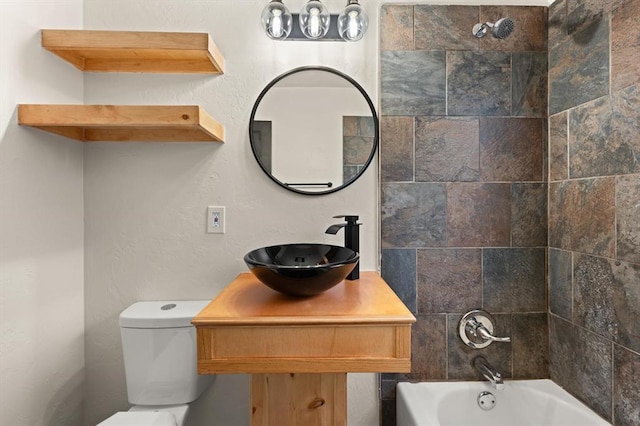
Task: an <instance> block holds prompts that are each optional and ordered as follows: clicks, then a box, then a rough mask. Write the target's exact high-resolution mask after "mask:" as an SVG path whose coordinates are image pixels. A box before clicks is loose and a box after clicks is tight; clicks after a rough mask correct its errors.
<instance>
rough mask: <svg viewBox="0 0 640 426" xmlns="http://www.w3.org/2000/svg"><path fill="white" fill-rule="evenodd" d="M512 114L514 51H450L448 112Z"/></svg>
mask: <svg viewBox="0 0 640 426" xmlns="http://www.w3.org/2000/svg"><path fill="white" fill-rule="evenodd" d="M510 114H511V55H510V54H508V53H503V52H473V51H449V52H447V115H485V116H489V115H507V116H508V115H510ZM432 115H433V114H432Z"/></svg>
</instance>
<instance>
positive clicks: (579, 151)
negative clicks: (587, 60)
mask: <svg viewBox="0 0 640 426" xmlns="http://www.w3.org/2000/svg"><path fill="white" fill-rule="evenodd" d="M639 104H640V89H638V88H637V87H635V86H629V87H628V88H626V89H625V90H622V91H620V92H617V93H616V94H614V95H613V96H607V97H604V98H601V99H597V100H595V101H593V102H590V103H587V104H585V105H582V106H580V107H578V108H576V109H574V110H572V111H571V113H570V114H569V135H570V136H569V152H570V153H571V154H570V156H569V166H570V171H569V173H570V177H571V178H581V177H592V176H610V175H616V174H627V173H639V172H640V163H638V158H639V157H640V138H638V135H639V134H640V120H638V108H637V106H638V105H639Z"/></svg>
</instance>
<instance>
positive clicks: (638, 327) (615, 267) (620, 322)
mask: <svg viewBox="0 0 640 426" xmlns="http://www.w3.org/2000/svg"><path fill="white" fill-rule="evenodd" d="M574 256H575V257H574V269H573V277H574V278H573V280H574V285H573V308H574V311H573V322H574V323H575V324H577V325H580V326H582V327H585V328H587V329H589V330H591V331H593V332H595V333H598V334H600V335H601V336H604V337H606V338H607V339H610V340H614V341H615V342H617V343H619V344H621V345H624V346H626V347H628V348H630V349H633V350H635V351H640V321H638V318H640V292H639V291H638V283H640V265H634V264H631V263H626V262H620V261H614V260H610V259H604V258H601V257H594V256H588V255H584V254H575V255H574Z"/></svg>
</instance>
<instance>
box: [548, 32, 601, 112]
mask: <svg viewBox="0 0 640 426" xmlns="http://www.w3.org/2000/svg"><path fill="white" fill-rule="evenodd" d="M608 93H609V24H608V21H607V20H598V21H594V22H593V23H592V24H591V25H590V26H589V27H588V28H585V29H584V30H583V31H581V32H579V33H576V34H574V35H573V36H572V37H567V38H566V39H565V40H564V41H563V42H562V43H560V44H558V45H557V46H555V47H554V48H552V49H551V50H550V51H549V114H556V113H558V112H560V111H564V110H566V109H569V108H572V107H575V106H578V105H580V104H583V103H585V102H589V101H591V100H593V99H597V98H599V97H601V96H605V95H607V94H608Z"/></svg>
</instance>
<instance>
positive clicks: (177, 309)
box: [120, 300, 210, 328]
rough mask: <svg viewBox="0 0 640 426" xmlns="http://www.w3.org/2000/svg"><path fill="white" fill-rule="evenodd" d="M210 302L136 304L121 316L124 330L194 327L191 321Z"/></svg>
mask: <svg viewBox="0 0 640 426" xmlns="http://www.w3.org/2000/svg"><path fill="white" fill-rule="evenodd" d="M209 302H210V301H209V300H174V301H155V302H136V303H134V304H133V305H131V306H129V307H128V308H127V309H125V310H124V311H122V313H121V314H120V327H124V328H177V327H192V325H191V320H192V319H193V317H194V316H196V315H197V314H198V312H200V311H201V310H202V309H204V307H205V306H207V304H209Z"/></svg>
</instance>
